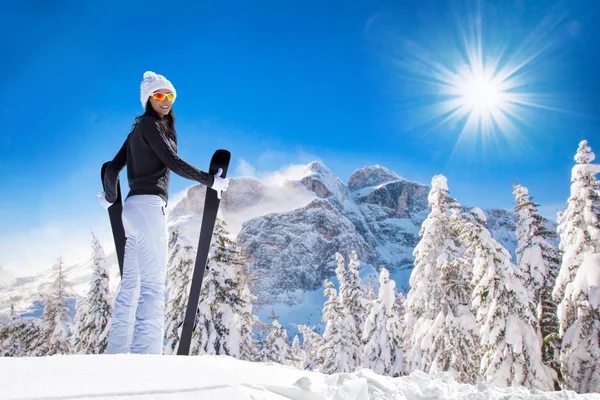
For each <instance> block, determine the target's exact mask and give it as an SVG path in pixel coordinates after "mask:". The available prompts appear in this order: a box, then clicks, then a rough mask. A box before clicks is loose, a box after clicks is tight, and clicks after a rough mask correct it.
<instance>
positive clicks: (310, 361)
mask: <svg viewBox="0 0 600 400" xmlns="http://www.w3.org/2000/svg"><path fill="white" fill-rule="evenodd" d="M297 328H298V331H299V332H300V333H301V334H302V355H301V360H300V367H299V368H300V369H303V370H309V371H314V370H315V369H316V368H317V366H319V365H321V364H322V363H323V362H322V360H319V355H318V353H319V348H320V347H321V346H322V344H323V338H322V337H321V336H319V334H318V333H316V332H315V327H314V326H308V325H298V326H297Z"/></svg>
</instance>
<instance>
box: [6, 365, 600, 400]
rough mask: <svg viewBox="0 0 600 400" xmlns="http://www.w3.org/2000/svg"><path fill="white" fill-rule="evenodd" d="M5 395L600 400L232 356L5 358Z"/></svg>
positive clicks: (171, 399)
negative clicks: (322, 371)
mask: <svg viewBox="0 0 600 400" xmlns="http://www.w3.org/2000/svg"><path fill="white" fill-rule="evenodd" d="M0 399H20V400H21V399H53V400H58V399H96V400H116V399H119V400H123V399H136V400H138V399H150V400H155V399H168V400H175V399H177V400H179V399H210V400H238V399H239V400H286V399H287V400H290V399H291V400H313V399H314V400H384V399H394V400H400V399H407V400H413V399H415V400H416V399H418V400H425V399H432V400H433V399H477V400H484V399H600V395H577V394H575V393H573V392H566V391H563V392H560V393H557V392H555V393H542V392H537V391H529V390H526V389H524V388H493V387H489V386H487V385H478V386H469V385H461V384H457V383H456V382H454V381H453V380H452V379H451V378H449V377H448V376H445V377H441V378H440V379H437V380H436V379H432V378H430V377H428V376H426V375H424V374H422V373H416V374H412V375H410V376H408V377H401V378H395V379H392V378H388V377H382V376H378V375H375V374H374V373H373V372H371V371H369V370H362V371H358V372H355V373H352V374H335V375H323V374H319V373H316V372H307V371H300V370H297V369H294V368H292V367H284V366H281V365H277V364H266V363H249V362H245V361H239V360H236V359H233V358H230V357H220V356H201V357H182V356H150V355H116V356H113V355H110V356H109V355H99V356H53V357H39V358H0Z"/></svg>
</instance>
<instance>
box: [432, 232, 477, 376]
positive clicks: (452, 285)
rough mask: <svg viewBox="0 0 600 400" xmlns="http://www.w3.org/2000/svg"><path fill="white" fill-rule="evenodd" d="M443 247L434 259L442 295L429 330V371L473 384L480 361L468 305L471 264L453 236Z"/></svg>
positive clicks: (473, 319) (473, 323)
mask: <svg viewBox="0 0 600 400" xmlns="http://www.w3.org/2000/svg"><path fill="white" fill-rule="evenodd" d="M444 248H445V251H444V253H442V254H441V255H440V257H439V259H438V266H439V268H440V272H441V286H442V288H443V290H444V297H443V298H442V304H441V310H440V312H439V313H438V315H437V316H436V318H435V320H434V322H433V325H432V327H431V330H430V332H431V335H430V337H431V350H430V352H429V357H430V360H431V364H430V368H429V373H430V374H435V373H437V372H451V373H452V374H453V376H454V377H455V379H456V380H457V381H458V382H462V383H469V384H473V383H475V382H477V381H478V379H479V363H480V353H479V334H478V329H477V323H476V320H475V316H474V314H473V312H472V311H471V305H470V303H471V290H472V287H471V279H472V269H473V267H472V265H471V262H470V260H468V259H466V258H465V257H464V254H463V251H462V249H460V248H459V247H457V245H456V242H455V238H448V239H447V240H446V243H445V244H444ZM426 337H427V336H426Z"/></svg>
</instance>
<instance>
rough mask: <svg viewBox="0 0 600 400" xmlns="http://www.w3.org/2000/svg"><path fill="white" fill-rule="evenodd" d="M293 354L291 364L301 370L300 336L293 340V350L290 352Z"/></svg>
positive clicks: (295, 336)
mask: <svg viewBox="0 0 600 400" xmlns="http://www.w3.org/2000/svg"><path fill="white" fill-rule="evenodd" d="M290 354H291V357H292V358H291V360H290V361H291V364H292V365H293V366H294V367H296V368H300V364H301V362H302V348H301V347H300V338H299V337H298V335H297V334H296V335H294V339H293V340H292V348H291V351H290Z"/></svg>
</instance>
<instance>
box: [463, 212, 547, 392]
mask: <svg viewBox="0 0 600 400" xmlns="http://www.w3.org/2000/svg"><path fill="white" fill-rule="evenodd" d="M461 231H462V234H461V236H462V239H463V242H464V243H465V244H466V245H467V246H468V251H469V253H470V254H471V255H472V257H473V267H474V269H473V293H472V298H471V301H472V303H471V304H472V307H473V310H475V311H476V318H477V324H478V327H479V334H480V338H481V342H480V346H481V350H482V359H481V366H480V374H481V377H482V379H483V380H484V381H486V382H487V383H490V384H494V385H498V386H517V385H522V386H525V387H529V388H537V389H541V390H552V388H553V382H554V380H555V379H556V376H555V372H554V371H553V370H552V369H551V368H550V367H548V366H546V365H545V364H544V363H543V362H542V350H541V343H542V338H541V334H540V331H539V329H538V327H537V324H536V317H535V315H534V314H533V311H532V310H531V308H530V300H529V299H530V296H529V295H528V293H527V291H526V290H525V288H524V287H523V285H522V284H521V282H522V278H520V277H519V271H518V269H517V268H516V267H515V266H514V265H513V264H512V262H511V256H510V254H509V253H508V251H507V250H506V249H505V248H504V247H503V246H502V245H500V244H499V243H498V242H497V241H496V240H495V239H493V238H492V235H491V234H490V232H489V230H487V229H486V228H485V227H484V226H482V225H481V223H480V222H479V221H477V219H476V218H471V219H465V220H464V221H463V223H462V225H461Z"/></svg>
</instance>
